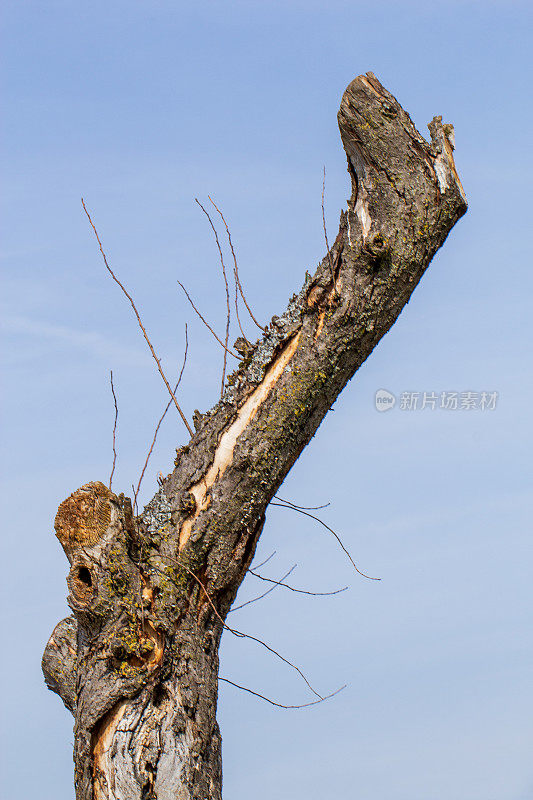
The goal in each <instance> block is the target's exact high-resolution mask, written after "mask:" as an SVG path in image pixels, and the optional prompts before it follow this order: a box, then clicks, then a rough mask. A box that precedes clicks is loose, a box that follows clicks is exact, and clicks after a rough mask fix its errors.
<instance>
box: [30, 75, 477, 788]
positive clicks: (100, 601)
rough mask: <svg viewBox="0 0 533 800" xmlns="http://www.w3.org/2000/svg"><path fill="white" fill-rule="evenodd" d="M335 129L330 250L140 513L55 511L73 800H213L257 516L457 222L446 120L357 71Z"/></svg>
mask: <svg viewBox="0 0 533 800" xmlns="http://www.w3.org/2000/svg"><path fill="white" fill-rule="evenodd" d="M338 120H339V127H340V133H341V138H342V142H343V145H344V149H345V151H346V154H347V157H348V171H349V174H350V177H351V182H352V194H351V198H350V200H349V201H348V207H347V210H346V211H344V212H342V214H341V219H340V227H339V233H338V235H337V238H336V240H335V243H334V245H333V247H332V248H331V251H330V253H329V254H327V255H326V257H325V258H324V259H323V261H322V262H321V263H320V264H319V266H318V268H317V269H316V271H315V273H314V275H313V276H312V277H310V276H309V275H307V274H306V279H305V282H304V285H303V287H302V289H301V290H300V291H299V293H298V294H295V295H293V297H292V298H291V299H290V301H289V304H288V307H287V309H286V310H285V312H284V313H283V314H282V315H281V316H280V317H273V318H272V322H271V324H270V326H269V328H268V329H267V330H266V332H265V334H264V335H263V336H262V338H261V339H259V340H258V341H257V342H256V344H255V345H254V346H253V348H251V349H250V351H249V352H247V354H246V355H245V357H244V358H243V360H242V361H241V363H240V365H239V368H238V369H237V371H236V372H235V373H233V375H231V376H230V377H229V378H228V381H227V384H226V390H225V393H224V396H223V397H222V399H221V400H220V401H219V402H218V403H217V404H216V405H215V406H214V408H212V409H211V410H210V411H209V412H208V413H206V414H204V415H200V414H197V415H195V427H196V432H195V434H194V436H193V437H192V439H191V440H190V442H189V443H188V444H187V445H186V446H185V447H182V448H180V450H179V451H178V454H177V458H176V461H175V469H174V470H173V472H172V473H171V474H170V475H168V476H167V477H166V479H165V480H164V481H163V483H162V486H161V488H160V490H159V491H158V492H157V494H156V495H155V496H154V498H153V499H152V500H151V502H150V503H149V504H148V505H147V506H146V507H145V509H144V511H143V512H142V513H141V514H140V515H139V516H138V517H136V518H134V517H133V516H132V512H131V504H130V502H129V500H128V499H127V498H125V497H124V496H123V495H120V496H117V495H115V494H113V493H112V492H110V491H109V490H108V489H106V487H105V486H103V484H101V483H92V484H87V485H86V486H85V487H82V488H81V489H79V490H78V491H77V492H75V493H74V494H73V495H71V497H70V498H68V500H66V501H65V502H64V503H63V504H62V505H61V506H60V508H59V511H58V515H57V518H56V532H57V536H58V538H59V539H60V541H61V543H62V545H63V547H64V549H65V552H66V555H67V557H68V559H69V561H70V564H71V569H70V573H69V577H68V579H67V581H68V586H69V604H70V606H71V608H72V610H73V612H74V613H73V615H72V616H71V617H69V618H67V619H66V620H63V621H62V622H60V623H59V625H58V626H56V628H55V629H54V632H53V634H52V637H51V638H50V640H49V642H48V644H47V646H46V650H45V653H44V656H43V671H44V674H45V678H46V682H47V685H48V687H49V688H50V689H52V691H55V692H57V694H59V695H60V697H61V698H62V700H63V702H64V703H65V705H66V706H67V708H69V709H70V710H71V711H72V713H73V714H74V718H75V747H74V761H75V786H76V798H77V800H150V799H151V798H154V799H155V798H157V800H170V798H172V799H173V800H176V799H179V800H205V798H210V799H212V800H220V798H221V787H222V770H221V749H220V745H221V740H220V734H219V730H218V726H217V722H216V703H217V686H218V680H217V679H218V647H219V642H220V637H221V633H222V623H221V619H225V617H226V614H227V612H228V610H229V609H230V607H231V604H232V602H233V600H234V598H235V595H236V593H237V590H238V588H239V586H240V584H241V582H242V580H243V578H244V576H245V574H246V571H247V569H248V567H249V565H250V563H251V560H252V558H253V555H254V551H255V547H256V544H257V541H258V538H259V536H260V533H261V529H262V527H263V523H264V519H265V512H266V509H267V507H268V505H269V503H270V501H271V499H272V497H273V495H274V494H275V493H276V492H277V490H278V489H279V487H280V486H281V484H282V482H283V480H284V478H285V476H286V475H287V473H288V471H289V470H290V468H291V467H292V465H293V464H294V462H295V461H296V459H297V458H298V456H299V455H300V453H301V451H302V450H303V448H304V447H305V446H306V444H307V443H308V442H309V441H310V439H311V438H312V437H313V435H314V434H315V432H316V430H317V428H318V426H319V425H320V422H321V420H322V419H323V418H324V416H325V415H326V414H327V412H328V410H329V409H330V407H331V405H332V404H333V403H334V401H335V399H336V397H337V395H338V394H339V392H340V391H341V390H342V389H343V387H344V386H345V385H346V383H347V382H348V381H349V380H350V378H351V377H352V376H353V374H354V373H355V372H356V370H357V369H358V367H359V366H360V365H361V364H362V363H363V361H364V360H365V359H366V358H367V357H368V356H369V355H370V353H371V352H372V350H373V348H374V347H375V346H376V344H377V343H378V342H379V340H380V339H381V337H382V336H384V334H385V333H386V332H387V331H388V330H389V328H390V327H391V326H392V325H393V323H394V322H395V320H396V318H397V317H398V315H399V313H400V311H401V310H402V308H403V307H404V305H405V304H406V303H407V302H408V300H409V297H410V295H411V293H412V291H413V290H414V288H415V286H416V285H417V283H418V281H419V280H420V278H421V277H422V275H423V273H424V271H425V269H426V268H427V266H428V264H429V263H430V261H431V259H432V257H433V255H434V254H435V252H436V251H437V250H438V248H439V247H440V246H441V245H442V244H443V243H444V241H445V239H446V237H447V235H448V233H449V231H450V230H451V228H452V227H453V225H454V224H455V223H456V221H457V220H458V219H459V218H460V217H461V216H462V215H463V214H464V213H465V211H466V207H467V205H466V199H465V195H464V192H463V189H462V186H461V183H460V180H459V178H458V175H457V172H456V169H455V166H454V162H453V147H454V142H453V127H452V126H451V125H445V124H443V123H442V120H441V118H440V117H435V118H434V119H433V121H432V122H431V123H430V124H429V126H428V127H429V130H430V134H431V141H430V143H428V142H427V141H426V140H425V139H424V138H423V137H422V136H421V135H420V134H419V133H418V132H417V131H416V129H415V127H414V125H413V123H412V121H411V119H410V118H409V116H408V114H407V113H406V112H405V111H404V110H403V109H402V108H401V106H400V105H399V104H398V102H397V101H396V99H395V98H394V97H393V96H392V95H391V94H390V93H389V92H387V91H386V90H385V89H384V88H383V86H382V85H381V84H380V83H379V81H378V80H377V79H376V77H375V76H374V75H373V74H372V73H367V74H366V75H361V76H359V77H358V78H356V79H355V80H354V81H353V82H352V83H351V84H350V85H349V86H348V88H347V89H346V91H345V93H344V95H343V98H342V102H341V107H340V111H339V115H338ZM330 258H331V260H330ZM332 267H333V272H332ZM206 591H207V595H208V596H207V595H206ZM212 603H214V604H215V607H216V610H217V613H215V612H214V610H213V607H212Z"/></svg>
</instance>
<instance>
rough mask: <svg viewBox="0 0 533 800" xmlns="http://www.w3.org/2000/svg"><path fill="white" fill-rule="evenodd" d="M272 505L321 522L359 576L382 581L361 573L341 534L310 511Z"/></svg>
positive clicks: (285, 505) (283, 505)
mask: <svg viewBox="0 0 533 800" xmlns="http://www.w3.org/2000/svg"><path fill="white" fill-rule="evenodd" d="M270 505H271V506H279V507H280V508H290V509H291V511H297V512H298V513H299V514H305V516H306V517H311V519H314V520H316V522H319V523H320V524H321V525H322V526H323V527H324V528H325V529H326V530H327V531H329V532H330V533H332V534H333V536H334V537H335V539H336V540H337V541H338V543H339V544H340V546H341V548H342V549H343V550H344V552H345V553H346V555H347V556H348V558H349V559H350V561H351V563H352V566H353V568H354V569H355V571H356V572H358V573H359V575H361V576H362V577H363V578H368V580H369V581H380V580H381V578H373V577H372V576H371V575H366V574H365V573H364V572H361V570H360V569H358V567H357V566H356V564H355V561H354V560H353V558H352V557H351V555H350V553H349V552H348V550H347V549H346V547H345V546H344V544H343V542H342V539H341V537H340V536H339V534H338V533H336V532H335V531H334V530H333V528H330V527H329V525H326V523H325V522H324V521H323V520H321V519H320V517H315V515H314V514H310V513H309V511H304V509H303V508H298V507H297V506H293V505H288V504H286V503H270Z"/></svg>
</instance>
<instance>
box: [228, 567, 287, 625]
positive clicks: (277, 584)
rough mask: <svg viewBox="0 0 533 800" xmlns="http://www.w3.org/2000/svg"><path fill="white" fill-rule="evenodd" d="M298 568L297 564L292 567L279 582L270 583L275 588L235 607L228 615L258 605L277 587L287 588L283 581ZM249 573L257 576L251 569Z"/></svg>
mask: <svg viewBox="0 0 533 800" xmlns="http://www.w3.org/2000/svg"><path fill="white" fill-rule="evenodd" d="M296 567H297V564H294V566H292V567H291V568H290V570H289V571H288V572H286V573H285V575H283V576H282V577H281V578H280V579H279V581H270V583H273V584H274V586H271V587H270V589H267V591H266V592H263V594H260V595H259V597H253V598H252V599H251V600H247V601H246V602H245V603H241V605H240V606H235V608H230V610H229V611H228V614H231V612H232V611H240V609H241V608H244V606H249V605H250V604H251V603H257V601H258V600H262V599H263V597H266V596H267V594H270V592H273V591H274V589H275V588H276V586H285V584H284V583H282V581H284V580H285V578H288V577H289V575H290V574H291V572H293V571H294V570H295V569H296ZM248 572H249V573H250V574H251V575H255V572H252V570H251V569H249V570H248Z"/></svg>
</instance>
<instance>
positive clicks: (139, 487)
mask: <svg viewBox="0 0 533 800" xmlns="http://www.w3.org/2000/svg"><path fill="white" fill-rule="evenodd" d="M188 350H189V338H188V336H187V323H185V353H184V355H183V364H182V365H181V370H180V374H179V377H178V381H177V383H176V385H175V387H174V394H176V392H177V391H178V388H179V385H180V383H181V379H182V377H183V371H184V369H185V364H186V363H187V352H188ZM171 403H172V399H170V400H169V401H168V403H167V405H166V407H165V410H164V411H163V413H162V415H161V418H160V420H159V422H158V423H157V427H156V429H155V431H154V437H153V439H152V444H151V445H150V449H149V450H148V455H147V456H146V461H145V462H144V467H143V468H142V472H141V475H140V478H139V483H138V484H137V489H136V491H135V495H134V498H133V502H134V503H136V502H137V497H138V496H139V491H140V489H141V483H142V480H143V478H144V473H145V472H146V468H147V466H148V462H149V461H150V456H151V455H152V451H153V449H154V447H155V440H156V439H157V434H158V433H159V428H160V427H161V424H162V422H163V420H164V419H165V417H166V415H167V411H168V409H169V408H170V406H171Z"/></svg>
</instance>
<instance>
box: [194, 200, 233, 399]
mask: <svg viewBox="0 0 533 800" xmlns="http://www.w3.org/2000/svg"><path fill="white" fill-rule="evenodd" d="M195 200H196V202H197V203H198V205H199V206H200V208H201V209H202V211H203V212H204V214H205V215H206V217H207V219H208V220H209V224H210V225H211V228H212V229H213V233H214V234H215V241H216V243H217V247H218V253H219V255H220V265H221V267H222V275H223V277H224V286H225V287H226V338H225V340H224V365H223V367H222V385H221V387H220V396H221V397H222V395H223V394H224V384H225V383H226V365H227V352H228V341H229V326H230V320H231V305H230V300H229V286H228V276H227V275H226V265H225V264H224V256H223V255H222V248H221V247H220V242H219V240H218V233H217V229H216V228H215V226H214V224H213V220H212V219H211V217H210V216H209V212H208V211H206V210H205V208H204V207H203V205H202V204H201V203H200V201H199V200H198V198H197V197H195Z"/></svg>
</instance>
